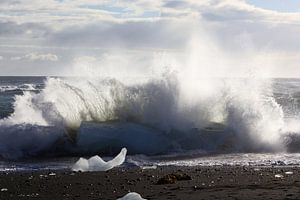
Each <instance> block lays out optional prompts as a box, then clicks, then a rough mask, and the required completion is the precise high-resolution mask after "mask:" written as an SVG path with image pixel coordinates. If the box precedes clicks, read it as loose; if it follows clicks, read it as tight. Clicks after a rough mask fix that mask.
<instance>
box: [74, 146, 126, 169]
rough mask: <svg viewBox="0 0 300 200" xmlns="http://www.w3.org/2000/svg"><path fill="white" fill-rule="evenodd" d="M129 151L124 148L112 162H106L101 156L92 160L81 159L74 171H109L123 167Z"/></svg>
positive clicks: (75, 165)
mask: <svg viewBox="0 0 300 200" xmlns="http://www.w3.org/2000/svg"><path fill="white" fill-rule="evenodd" d="M126 154H127V149H126V148H123V149H122V150H121V152H120V153H119V154H118V155H117V156H116V157H115V158H114V159H112V160H110V161H108V162H105V161H104V160H102V158H101V157H99V156H93V157H91V158H90V159H88V160H87V159H84V158H80V159H79V160H78V161H77V162H76V163H75V164H74V166H73V167H72V170H73V171H82V172H86V171H107V170H110V169H112V168H114V167H116V166H119V165H122V164H123V163H124V161H125V157H126Z"/></svg>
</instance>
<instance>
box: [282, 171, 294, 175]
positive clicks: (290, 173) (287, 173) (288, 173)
mask: <svg viewBox="0 0 300 200" xmlns="http://www.w3.org/2000/svg"><path fill="white" fill-rule="evenodd" d="M284 173H285V174H286V175H292V174H293V172H284Z"/></svg>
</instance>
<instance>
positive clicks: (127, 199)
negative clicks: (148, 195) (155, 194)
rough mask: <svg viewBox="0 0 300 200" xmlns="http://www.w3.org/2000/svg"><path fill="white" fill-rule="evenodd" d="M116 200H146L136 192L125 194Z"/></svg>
mask: <svg viewBox="0 0 300 200" xmlns="http://www.w3.org/2000/svg"><path fill="white" fill-rule="evenodd" d="M117 200H146V199H143V198H142V197H141V195H140V194H138V193H136V192H130V193H128V194H126V195H125V196H124V197H122V198H119V199H117Z"/></svg>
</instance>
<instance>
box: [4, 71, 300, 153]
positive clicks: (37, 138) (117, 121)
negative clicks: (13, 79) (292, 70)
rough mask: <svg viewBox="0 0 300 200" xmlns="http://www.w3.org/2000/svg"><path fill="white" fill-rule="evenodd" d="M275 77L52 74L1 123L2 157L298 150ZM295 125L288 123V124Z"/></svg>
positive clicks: (18, 99) (17, 101)
mask: <svg viewBox="0 0 300 200" xmlns="http://www.w3.org/2000/svg"><path fill="white" fill-rule="evenodd" d="M271 86H272V83H271V81H270V79H268V80H266V79H256V78H231V79H230V78H204V79H203V78H202V79H198V78H197V79H195V80H190V77H186V76H183V75H182V74H180V73H178V72H166V73H162V74H161V75H159V76H155V77H151V76H149V77H143V78H140V79H139V80H138V81H137V79H134V81H128V80H126V81H124V80H121V79H116V78H99V77H92V78H91V77H89V78H84V77H81V78H80V77H78V78H47V80H46V82H45V88H44V89H42V90H41V91H40V92H39V93H36V92H31V91H25V92H24V94H23V95H17V96H16V97H15V102H14V113H13V114H11V115H10V116H9V117H7V118H5V119H2V120H1V121H0V127H1V128H0V141H1V142H0V154H1V156H2V157H4V158H20V157H27V156H41V155H50V156H51V155H56V156H57V155H86V154H96V153H106V154H112V153H116V152H117V151H119V149H120V148H122V147H126V148H127V149H128V152H129V153H130V154H147V155H156V154H166V153H170V152H185V151H190V150H201V151H204V152H219V153H220V152H222V153H224V152H225V153H226V152H277V151H281V152H283V151H287V150H290V149H292V150H293V151H298V148H297V147H296V146H297V142H298V141H300V140H298V136H297V133H296V132H297V131H295V130H290V129H287V123H286V120H285V118H284V112H283V109H282V107H281V106H280V105H279V104H278V103H277V102H276V100H275V98H274V97H273V91H272V87H271ZM288 127H290V126H288Z"/></svg>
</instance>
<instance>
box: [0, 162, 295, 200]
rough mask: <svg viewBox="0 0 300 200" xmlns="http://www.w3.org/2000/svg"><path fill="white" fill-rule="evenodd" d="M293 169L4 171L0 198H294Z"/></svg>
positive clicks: (71, 199)
mask: <svg viewBox="0 0 300 200" xmlns="http://www.w3.org/2000/svg"><path fill="white" fill-rule="evenodd" d="M285 172H292V173H293V174H286V173H285ZM299 172H300V168H295V167H162V168H157V169H147V170H142V169H140V168H130V169H124V168H117V169H113V170H111V171H108V172H86V173H73V172H71V171H54V172H53V171H37V172H9V173H1V174H0V190H1V192H0V199H1V200H8V199H18V200H19V199H47V200H48V199H49V200H55V199H56V200H64V199H69V200H73V199H84V200H87V199H92V200H100V199H101V200H102V199H103V200H104V199H117V198H119V197H122V196H124V195H125V194H127V193H128V192H137V193H139V194H141V196H142V197H143V198H146V199H164V200H166V199H183V200H200V199H300V173H299ZM170 174H173V175H174V174H175V175H178V174H179V175H185V176H184V177H188V178H183V180H177V181H176V180H171V181H170V182H172V184H171V183H170V184H164V183H166V182H165V181H162V180H164V179H161V178H163V177H165V176H166V175H169V176H167V177H173V176H170ZM280 175H281V176H282V177H281V176H280ZM189 177H190V179H191V180H189ZM165 178H166V177H165ZM159 180H160V181H159ZM168 180H169V179H167V182H168ZM157 183H161V184H157Z"/></svg>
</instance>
